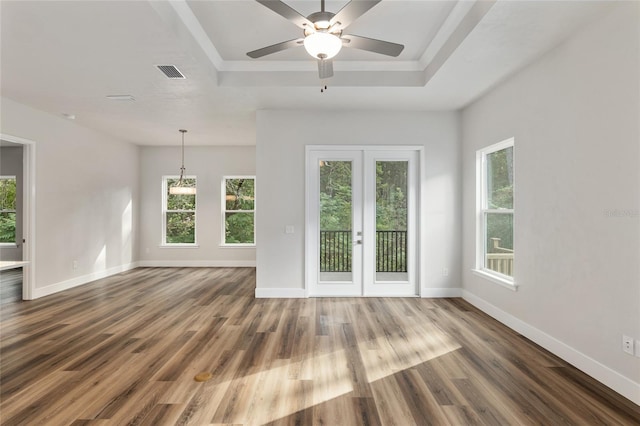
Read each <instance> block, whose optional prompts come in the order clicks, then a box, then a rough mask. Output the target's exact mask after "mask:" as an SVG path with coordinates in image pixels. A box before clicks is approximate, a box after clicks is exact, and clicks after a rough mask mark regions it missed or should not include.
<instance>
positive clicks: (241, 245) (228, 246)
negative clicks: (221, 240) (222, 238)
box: [219, 244, 256, 249]
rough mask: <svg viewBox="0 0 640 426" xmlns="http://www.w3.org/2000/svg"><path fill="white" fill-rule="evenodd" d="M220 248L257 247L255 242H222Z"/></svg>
mask: <svg viewBox="0 0 640 426" xmlns="http://www.w3.org/2000/svg"><path fill="white" fill-rule="evenodd" d="M219 247H220V248H223V249H228V248H232V249H234V248H256V245H255V244H220V246H219Z"/></svg>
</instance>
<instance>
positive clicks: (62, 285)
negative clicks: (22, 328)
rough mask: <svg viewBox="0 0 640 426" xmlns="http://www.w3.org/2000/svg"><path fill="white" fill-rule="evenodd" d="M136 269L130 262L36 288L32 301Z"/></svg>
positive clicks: (136, 263)
mask: <svg viewBox="0 0 640 426" xmlns="http://www.w3.org/2000/svg"><path fill="white" fill-rule="evenodd" d="M137 267H138V262H132V263H129V264H126V265H120V266H114V267H113V268H108V269H105V270H102V271H98V272H93V273H91V274H87V275H83V276H81V277H76V278H72V279H70V280H66V281H61V282H59V283H55V284H50V285H48V286H46V287H36V288H35V289H34V290H33V299H38V298H40V297H44V296H48V295H50V294H54V293H58V292H61V291H64V290H69V289H71V288H74V287H79V286H81V285H84V284H88V283H90V282H92V281H95V280H99V279H102V278H107V277H110V276H112V275H116V274H119V273H121V272H125V271H130V270H131V269H135V268H137Z"/></svg>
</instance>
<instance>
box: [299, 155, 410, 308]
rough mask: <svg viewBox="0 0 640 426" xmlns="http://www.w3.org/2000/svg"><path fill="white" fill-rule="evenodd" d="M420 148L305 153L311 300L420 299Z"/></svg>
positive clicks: (308, 275)
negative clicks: (330, 297)
mask: <svg viewBox="0 0 640 426" xmlns="http://www.w3.org/2000/svg"><path fill="white" fill-rule="evenodd" d="M418 158H419V156H418V151H417V149H416V148H413V147H409V148H405V149H402V148H400V149H388V148H384V149H383V148H359V147H358V148H355V147H345V148H344V149H335V148H331V149H321V148H318V149H315V148H314V147H311V148H310V149H308V150H307V224H306V238H307V252H306V259H307V260H306V263H307V264H306V267H307V278H306V279H307V289H308V293H309V295H310V296H415V295H417V294H418V285H417V247H418V241H417V239H418V235H419V233H418V228H417V223H418V221H417V209H418V205H419V203H418V193H419V191H418V175H419V174H418Z"/></svg>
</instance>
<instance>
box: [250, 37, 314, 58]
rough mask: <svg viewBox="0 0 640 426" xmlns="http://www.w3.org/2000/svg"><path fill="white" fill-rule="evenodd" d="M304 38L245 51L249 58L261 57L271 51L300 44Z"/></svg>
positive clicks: (278, 50)
mask: <svg viewBox="0 0 640 426" xmlns="http://www.w3.org/2000/svg"><path fill="white" fill-rule="evenodd" d="M303 42H304V39H302V38H297V39H295V40H289V41H283V42H282V43H278V44H274V45H271V46H267V47H263V48H262V49H257V50H252V51H251V52H247V56H249V57H250V58H253V59H256V58H262V57H263V56H267V55H271V54H272V53H276V52H280V51H282V50H285V49H291V48H292V47H298V46H302V43H303Z"/></svg>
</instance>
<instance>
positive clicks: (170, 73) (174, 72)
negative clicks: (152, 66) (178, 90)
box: [158, 65, 186, 79]
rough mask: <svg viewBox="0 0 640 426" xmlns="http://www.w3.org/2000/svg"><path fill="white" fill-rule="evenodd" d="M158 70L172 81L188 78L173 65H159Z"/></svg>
mask: <svg viewBox="0 0 640 426" xmlns="http://www.w3.org/2000/svg"><path fill="white" fill-rule="evenodd" d="M158 69H159V70H160V71H162V72H163V73H164V75H166V76H167V78H172V79H179V78H180V79H184V78H186V77H185V76H184V75H182V73H181V72H180V71H179V70H178V68H176V67H175V66H173V65H158Z"/></svg>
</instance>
